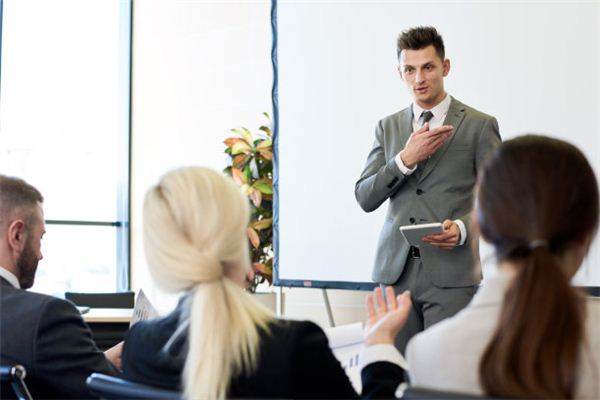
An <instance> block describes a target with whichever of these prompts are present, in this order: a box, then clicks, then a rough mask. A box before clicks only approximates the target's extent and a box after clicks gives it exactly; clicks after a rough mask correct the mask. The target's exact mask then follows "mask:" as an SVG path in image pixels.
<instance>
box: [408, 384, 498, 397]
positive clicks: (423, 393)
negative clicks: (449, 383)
mask: <svg viewBox="0 0 600 400" xmlns="http://www.w3.org/2000/svg"><path fill="white" fill-rule="evenodd" d="M400 398H401V399H410V400H424V399H490V397H480V396H475V395H472V394H465V393H456V392H445V391H440V390H433V389H425V388H422V387H415V386H407V387H406V388H404V389H403V390H402V395H401V396H400Z"/></svg>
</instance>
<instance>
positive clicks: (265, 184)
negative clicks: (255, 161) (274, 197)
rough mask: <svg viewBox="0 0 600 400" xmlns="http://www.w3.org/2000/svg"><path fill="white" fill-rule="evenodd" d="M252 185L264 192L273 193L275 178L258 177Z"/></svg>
mask: <svg viewBox="0 0 600 400" xmlns="http://www.w3.org/2000/svg"><path fill="white" fill-rule="evenodd" d="M252 187H253V188H255V189H256V190H260V191H261V192H262V193H264V194H273V180H271V179H258V180H256V182H254V183H253V184H252Z"/></svg>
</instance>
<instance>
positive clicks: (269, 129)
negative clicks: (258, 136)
mask: <svg viewBox="0 0 600 400" xmlns="http://www.w3.org/2000/svg"><path fill="white" fill-rule="evenodd" d="M258 129H259V130H261V131H263V132H264V133H266V134H267V136H268V137H271V128H269V127H268V126H265V125H262V126H260V127H259V128H258Z"/></svg>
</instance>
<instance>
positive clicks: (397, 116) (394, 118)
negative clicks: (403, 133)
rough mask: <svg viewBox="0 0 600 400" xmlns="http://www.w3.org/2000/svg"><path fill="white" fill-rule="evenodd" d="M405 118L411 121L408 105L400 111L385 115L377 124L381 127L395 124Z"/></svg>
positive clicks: (410, 111) (410, 110) (410, 109)
mask: <svg viewBox="0 0 600 400" xmlns="http://www.w3.org/2000/svg"><path fill="white" fill-rule="evenodd" d="M405 119H409V120H411V121H412V108H411V106H408V107H406V108H404V109H402V110H400V111H396V112H395V113H393V114H390V115H388V116H385V117H383V118H381V119H380V120H379V123H378V125H380V126H382V127H389V126H395V125H398V124H400V123H402V122H403V121H404V120H405Z"/></svg>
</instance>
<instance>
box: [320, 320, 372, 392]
mask: <svg viewBox="0 0 600 400" xmlns="http://www.w3.org/2000/svg"><path fill="white" fill-rule="evenodd" d="M325 334H326V335H327V338H328V339H329V347H330V348H331V351H332V352H333V355H335V357H336V358H337V359H338V361H339V362H340V364H342V367H343V368H344V371H346V375H348V378H350V382H351V383H352V386H354V390H356V392H357V393H360V392H361V390H362V382H361V379H360V367H359V366H358V362H359V354H360V352H361V350H362V349H363V346H364V341H363V327H362V323H361V322H357V323H354V324H348V325H343V326H337V327H334V328H328V329H325Z"/></svg>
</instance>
